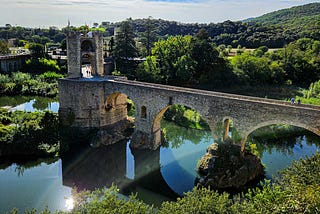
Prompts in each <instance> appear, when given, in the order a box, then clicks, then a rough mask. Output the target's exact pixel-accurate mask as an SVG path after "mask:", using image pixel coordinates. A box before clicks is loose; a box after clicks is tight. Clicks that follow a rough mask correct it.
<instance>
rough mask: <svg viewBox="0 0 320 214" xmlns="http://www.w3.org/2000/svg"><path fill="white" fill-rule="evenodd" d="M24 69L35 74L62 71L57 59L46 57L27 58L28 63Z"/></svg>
mask: <svg viewBox="0 0 320 214" xmlns="http://www.w3.org/2000/svg"><path fill="white" fill-rule="evenodd" d="M22 69H23V71H25V72H28V73H33V74H42V73H45V72H56V73H60V71H61V69H60V68H59V66H58V64H57V61H56V60H52V59H46V58H33V59H28V60H26V65H25V66H24V67H23V68H22Z"/></svg>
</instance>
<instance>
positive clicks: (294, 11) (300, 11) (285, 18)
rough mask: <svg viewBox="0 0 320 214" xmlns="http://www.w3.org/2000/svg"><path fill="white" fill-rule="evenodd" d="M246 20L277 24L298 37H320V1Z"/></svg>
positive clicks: (265, 24) (267, 24) (263, 23)
mask: <svg viewBox="0 0 320 214" xmlns="http://www.w3.org/2000/svg"><path fill="white" fill-rule="evenodd" d="M244 22H249V23H255V24H262V25H264V26H271V25H272V26H275V27H280V28H283V29H284V31H290V32H292V33H294V34H295V35H296V36H297V37H298V38H301V37H309V38H313V39H319V38H320V3H311V4H306V5H302V6H297V7H292V8H288V9H283V10H279V11H275V12H272V13H267V14H265V15H263V16H260V17H257V18H250V19H247V20H245V21H244Z"/></svg>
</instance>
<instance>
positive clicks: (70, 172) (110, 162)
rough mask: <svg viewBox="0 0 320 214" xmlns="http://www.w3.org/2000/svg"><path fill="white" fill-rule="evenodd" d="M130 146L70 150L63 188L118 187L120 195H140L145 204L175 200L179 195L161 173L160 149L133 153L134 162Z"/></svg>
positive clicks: (64, 168) (66, 156) (63, 159)
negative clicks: (157, 200) (132, 176)
mask: <svg viewBox="0 0 320 214" xmlns="http://www.w3.org/2000/svg"><path fill="white" fill-rule="evenodd" d="M127 145H128V142H119V143H116V144H113V145H109V146H103V147H99V148H91V147H89V146H83V147H77V148H73V149H71V150H70V152H69V153H66V154H65V155H64V156H63V157H62V173H63V185H65V186H69V187H77V189H78V190H85V189H86V190H94V189H96V188H102V187H110V186H111V185H112V184H115V185H117V187H118V188H119V189H120V193H123V194H124V195H129V194H130V193H131V192H133V193H134V192H138V198H141V199H143V200H144V201H145V202H148V201H150V200H152V201H150V203H154V198H158V199H160V200H161V199H163V200H175V199H176V198H177V197H178V196H179V195H178V194H177V193H175V192H174V191H173V190H172V189H171V188H170V187H169V186H168V184H167V183H166V181H165V180H164V178H163V177H162V174H161V171H160V148H158V149H156V150H131V154H133V158H134V162H133V163H131V161H130V158H131V157H130V155H131V154H130V152H127ZM131 164H134V170H133V169H132V168H131V167H130V165H131ZM133 173H134V178H133V179H132V178H130V177H131V176H130V174H133ZM152 195H154V197H152ZM159 202H161V201H159Z"/></svg>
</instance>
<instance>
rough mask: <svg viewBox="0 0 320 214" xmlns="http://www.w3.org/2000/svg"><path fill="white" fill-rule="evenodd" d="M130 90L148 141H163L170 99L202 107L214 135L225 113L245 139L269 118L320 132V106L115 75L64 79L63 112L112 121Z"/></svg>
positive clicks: (94, 121)
mask: <svg viewBox="0 0 320 214" xmlns="http://www.w3.org/2000/svg"><path fill="white" fill-rule="evenodd" d="M126 96H128V97H129V98H130V99H132V100H133V102H134V104H135V108H136V116H135V133H134V136H135V135H136V136H139V138H140V139H142V138H144V139H145V140H147V141H149V144H150V145H146V147H152V146H154V147H156V146H157V145H159V144H160V140H161V135H160V133H161V131H160V121H161V119H162V116H163V114H164V112H165V110H166V109H167V108H168V107H170V106H171V105H172V104H180V105H184V106H187V107H190V108H192V109H194V110H196V111H197V112H199V113H200V114H201V116H202V117H203V118H204V120H206V122H207V123H208V125H209V126H210V128H211V130H212V132H213V135H214V137H221V138H223V135H224V134H225V133H222V134H221V136H217V135H218V134H219V133H217V129H218V126H219V124H223V123H224V121H225V120H226V119H232V120H233V126H234V128H235V129H236V130H237V131H238V132H239V134H240V136H241V138H242V139H243V142H244V140H245V139H246V137H247V136H248V135H249V134H250V133H251V132H252V131H253V130H255V129H257V128H260V127H262V126H267V125H271V124H289V125H294V126H298V127H302V128H305V129H307V130H310V131H312V132H314V133H316V134H318V135H320V107H316V106H310V105H291V104H290V103H289V102H282V101H277V100H270V99H262V98H254V97H247V96H238V95H232V94H224V93H217V92H210V91H201V90H194V89H188V88H179V87H172V86H165V85H156V84H150V83H141V82H137V81H124V80H117V79H115V80H112V81H108V80H107V79H102V78H101V79H99V80H97V81H93V80H90V81H89V80H70V79H64V80H60V81H59V102H60V110H59V113H60V115H61V116H62V118H66V114H67V113H68V111H70V110H72V111H73V112H75V121H74V125H75V126H80V127H97V128H98V127H103V126H108V125H112V124H114V123H116V122H117V121H120V120H122V119H124V118H125V117H126V114H127V112H126ZM110 104H111V106H110ZM142 107H143V108H145V109H146V115H143V116H142V115H141V108H142ZM110 108H111V109H110ZM143 135H144V136H143ZM137 140H139V139H137Z"/></svg>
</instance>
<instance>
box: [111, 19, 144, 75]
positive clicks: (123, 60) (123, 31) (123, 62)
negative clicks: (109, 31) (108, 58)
mask: <svg viewBox="0 0 320 214" xmlns="http://www.w3.org/2000/svg"><path fill="white" fill-rule="evenodd" d="M134 38H135V34H134V32H133V29H132V25H131V20H130V19H128V20H126V21H125V22H122V24H121V26H120V29H119V32H118V33H117V35H116V38H115V50H114V56H115V58H116V65H117V69H118V70H120V71H121V73H124V74H132V73H133V72H134V70H135V69H133V67H134V66H133V65H134V60H133V58H134V57H136V56H138V50H137V48H136V42H135V40H134ZM134 68H135V67H134Z"/></svg>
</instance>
